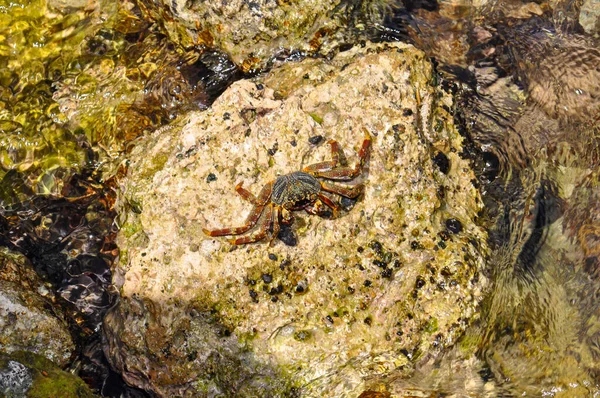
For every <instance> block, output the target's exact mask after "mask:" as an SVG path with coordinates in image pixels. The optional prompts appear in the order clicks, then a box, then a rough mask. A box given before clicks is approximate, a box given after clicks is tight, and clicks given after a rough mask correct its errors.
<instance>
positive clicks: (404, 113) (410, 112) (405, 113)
mask: <svg viewBox="0 0 600 398" xmlns="http://www.w3.org/2000/svg"><path fill="white" fill-rule="evenodd" d="M412 115H413V110H412V109H410V108H406V109H404V110H403V111H402V116H412Z"/></svg>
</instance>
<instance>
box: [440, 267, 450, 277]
mask: <svg viewBox="0 0 600 398" xmlns="http://www.w3.org/2000/svg"><path fill="white" fill-rule="evenodd" d="M440 274H442V276H446V277H448V276H452V271H450V268H448V267H444V268H442V270H441V271H440Z"/></svg>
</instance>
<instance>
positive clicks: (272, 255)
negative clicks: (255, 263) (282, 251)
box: [269, 253, 277, 261]
mask: <svg viewBox="0 0 600 398" xmlns="http://www.w3.org/2000/svg"><path fill="white" fill-rule="evenodd" d="M269 260H271V261H277V255H275V254H273V253H269Z"/></svg>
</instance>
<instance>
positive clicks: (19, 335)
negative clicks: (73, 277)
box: [0, 249, 75, 366]
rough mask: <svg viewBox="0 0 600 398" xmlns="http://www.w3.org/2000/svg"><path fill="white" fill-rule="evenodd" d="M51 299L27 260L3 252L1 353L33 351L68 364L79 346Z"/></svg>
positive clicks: (0, 259)
mask: <svg viewBox="0 0 600 398" xmlns="http://www.w3.org/2000/svg"><path fill="white" fill-rule="evenodd" d="M51 297H52V293H51V292H50V291H49V289H48V288H46V286H45V285H44V283H43V282H42V281H41V280H40V278H39V277H38V276H37V275H36V273H35V271H34V270H33V269H32V268H31V265H30V264H29V263H28V261H27V259H26V258H25V257H23V256H22V255H19V254H14V253H10V252H9V251H7V250H6V249H2V250H1V251H0V350H1V351H3V352H6V353H12V352H15V351H30V352H34V353H36V354H40V355H43V356H45V357H46V358H48V359H50V360H52V361H53V362H54V363H56V364H57V365H59V366H64V365H66V364H67V363H68V361H69V359H70V357H71V354H72V352H73V350H74V349H75V346H74V344H73V341H72V340H71V335H70V333H69V329H68V327H67V323H66V321H65V320H64V319H63V317H62V315H61V311H60V309H58V308H56V307H55V306H53V304H52V301H51Z"/></svg>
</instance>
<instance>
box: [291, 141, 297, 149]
mask: <svg viewBox="0 0 600 398" xmlns="http://www.w3.org/2000/svg"><path fill="white" fill-rule="evenodd" d="M290 145H292V146H293V147H294V148H295V147H296V145H298V143H297V142H296V140H291V141H290Z"/></svg>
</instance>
